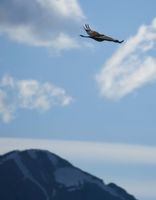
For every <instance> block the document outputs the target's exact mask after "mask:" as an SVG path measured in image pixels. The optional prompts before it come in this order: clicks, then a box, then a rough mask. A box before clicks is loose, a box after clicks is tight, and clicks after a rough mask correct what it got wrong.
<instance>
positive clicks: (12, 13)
mask: <svg viewBox="0 0 156 200" xmlns="http://www.w3.org/2000/svg"><path fill="white" fill-rule="evenodd" d="M84 19H85V16H84V14H83V12H82V10H81V8H80V5H79V3H78V1H77V0H33V1H31V0H27V1H25V0H20V1H17V0H12V1H10V0H1V1H0V32H1V33H3V34H6V35H7V36H8V37H9V38H11V39H13V40H16V41H18V42H23V43H26V44H29V45H35V46H43V47H52V48H54V49H57V50H61V49H70V48H77V47H78V46H79V44H78V42H77V41H76V39H75V37H73V36H72V33H73V32H77V30H78V27H79V25H80V24H82V22H83V20H84Z"/></svg>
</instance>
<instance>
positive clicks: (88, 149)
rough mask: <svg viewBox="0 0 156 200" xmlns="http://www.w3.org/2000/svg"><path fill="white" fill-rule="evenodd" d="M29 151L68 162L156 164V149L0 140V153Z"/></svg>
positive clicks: (130, 145) (29, 140)
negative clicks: (68, 160) (34, 150)
mask: <svg viewBox="0 0 156 200" xmlns="http://www.w3.org/2000/svg"><path fill="white" fill-rule="evenodd" d="M29 148H39V149H47V150H49V151H51V152H53V153H56V154H59V155H60V156H63V157H66V158H68V159H76V160H77V159H79V160H83V161H86V162H93V163H95V162H96V163H97V162H106V163H116V164H117V163H118V164H146V165H156V147H150V146H143V145H132V144H120V143H104V142H88V141H66V140H45V139H42V140H41V139H20V138H19V139H18V138H15V139H13V138H0V154H3V153H5V152H8V151H11V150H13V149H21V150H23V149H29ZM71 149H72V151H71Z"/></svg>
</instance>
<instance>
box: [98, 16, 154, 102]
mask: <svg viewBox="0 0 156 200" xmlns="http://www.w3.org/2000/svg"><path fill="white" fill-rule="evenodd" d="M155 49H156V18H155V19H154V20H153V21H152V23H151V24H150V25H142V26H141V27H140V28H139V29H138V32H137V33H136V35H134V36H132V37H131V38H129V39H128V40H127V41H126V42H125V43H124V44H123V45H122V46H121V47H120V48H119V49H118V50H117V51H116V52H115V53H114V54H113V56H112V57H111V58H109V59H108V60H107V61H106V63H105V64H104V65H103V67H102V70H101V71H100V72H99V73H98V74H97V75H96V80H97V83H98V86H99V88H100V93H101V95H102V96H105V97H107V98H111V99H119V98H122V97H124V96H125V95H127V94H129V93H131V92H133V91H134V90H136V89H138V88H140V87H142V86H144V85H145V84H147V83H151V82H153V81H155V80H156V57H155V56H154V55H152V53H153V52H152V50H155Z"/></svg>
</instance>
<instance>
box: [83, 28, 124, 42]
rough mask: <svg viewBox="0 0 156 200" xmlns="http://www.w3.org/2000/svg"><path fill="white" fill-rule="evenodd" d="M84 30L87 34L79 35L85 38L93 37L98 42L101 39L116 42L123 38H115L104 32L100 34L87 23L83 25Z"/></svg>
mask: <svg viewBox="0 0 156 200" xmlns="http://www.w3.org/2000/svg"><path fill="white" fill-rule="evenodd" d="M84 29H85V31H86V32H87V34H88V35H80V36H81V37H85V38H91V39H94V40H96V41H98V42H102V41H110V42H116V43H122V42H123V41H124V40H121V41H119V40H116V39H114V38H112V37H109V36H107V35H104V34H100V33H98V32H96V31H94V30H91V28H90V27H89V25H88V24H85V26H84Z"/></svg>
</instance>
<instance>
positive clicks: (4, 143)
mask: <svg viewBox="0 0 156 200" xmlns="http://www.w3.org/2000/svg"><path fill="white" fill-rule="evenodd" d="M155 8H156V1H155V0H148V1H147V0H144V1H141V0H137V1H135V2H134V1H128V0H127V1H124V0H118V1H113V0H110V1H109V2H108V1H105V0H103V1H100V0H97V1H96V3H93V2H91V1H89V0H86V1H82V0H79V1H78V0H34V1H31V0H27V1H24V0H21V1H17V0H11V1H10V0H1V1H0V154H3V153H5V152H8V151H10V150H13V149H28V148H42V149H48V150H50V151H52V152H54V153H56V154H59V155H60V156H64V157H65V158H67V159H68V160H69V161H70V162H72V163H73V164H74V165H76V166H78V167H80V168H82V169H84V170H86V171H88V172H90V173H92V174H94V175H96V176H98V177H101V178H102V179H103V180H104V181H105V182H106V183H108V182H116V183H117V184H118V185H120V186H122V187H124V188H126V190H127V191H128V192H130V193H132V194H134V195H135V196H136V198H137V199H139V200H155V199H156V190H155V187H156V171H155V167H156V135H155V133H156V123H155V119H156V13H155ZM84 24H89V25H90V27H91V28H92V29H93V30H97V31H98V32H100V33H104V34H106V35H108V36H112V37H113V38H116V39H118V40H124V42H123V43H122V44H118V43H113V42H108V41H104V42H97V41H95V40H92V39H90V38H82V37H80V34H84V35H85V34H86V33H85V30H84V28H83V26H84Z"/></svg>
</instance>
